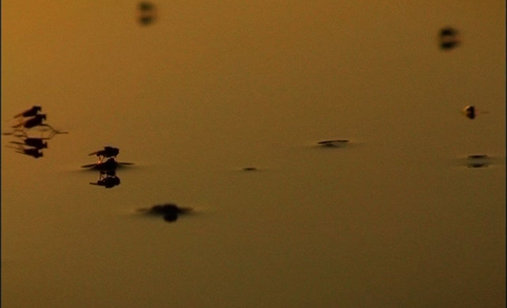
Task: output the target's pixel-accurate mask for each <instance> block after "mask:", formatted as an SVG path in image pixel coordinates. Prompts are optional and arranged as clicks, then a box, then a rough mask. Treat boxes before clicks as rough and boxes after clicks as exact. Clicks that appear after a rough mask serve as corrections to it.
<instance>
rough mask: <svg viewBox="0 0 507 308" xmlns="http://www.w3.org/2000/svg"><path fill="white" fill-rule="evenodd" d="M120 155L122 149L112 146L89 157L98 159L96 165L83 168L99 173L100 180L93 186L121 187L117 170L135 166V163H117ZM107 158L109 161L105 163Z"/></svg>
mask: <svg viewBox="0 0 507 308" xmlns="http://www.w3.org/2000/svg"><path fill="white" fill-rule="evenodd" d="M119 153H120V149H118V148H115V147H112V146H105V147H104V149H103V150H99V151H95V152H92V153H90V154H88V155H89V156H91V155H96V156H97V157H98V161H97V162H96V163H94V164H88V165H83V166H81V168H87V169H92V170H98V171H99V179H98V180H97V182H91V183H90V184H91V185H98V186H104V187H105V188H112V187H115V186H118V185H120V178H119V177H118V176H117V174H116V170H117V169H118V168H120V167H123V166H129V165H133V163H128V162H117V161H116V159H115V158H116V156H117V155H118V154H119ZM106 158H107V160H106V161H104V159H106Z"/></svg>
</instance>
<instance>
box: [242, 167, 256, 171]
mask: <svg viewBox="0 0 507 308" xmlns="http://www.w3.org/2000/svg"><path fill="white" fill-rule="evenodd" d="M243 171H257V168H255V167H245V168H243Z"/></svg>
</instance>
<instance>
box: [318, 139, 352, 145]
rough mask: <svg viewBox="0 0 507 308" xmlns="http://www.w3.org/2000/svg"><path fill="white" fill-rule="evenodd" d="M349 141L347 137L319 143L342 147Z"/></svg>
mask: <svg viewBox="0 0 507 308" xmlns="http://www.w3.org/2000/svg"><path fill="white" fill-rule="evenodd" d="M348 142H349V141H348V140H347V139H334V140H323V141H319V142H318V144H319V145H322V146H325V147H342V146H345V145H346V144H347V143H348Z"/></svg>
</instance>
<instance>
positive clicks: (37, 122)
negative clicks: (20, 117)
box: [12, 114, 55, 130]
mask: <svg viewBox="0 0 507 308" xmlns="http://www.w3.org/2000/svg"><path fill="white" fill-rule="evenodd" d="M44 120H46V115H45V114H36V115H35V116H33V117H31V118H29V119H28V120H26V121H23V122H21V123H19V124H16V125H13V126H12V127H13V128H22V127H23V128H32V127H35V126H47V127H49V128H51V129H52V130H55V129H54V128H53V127H52V126H51V125H49V124H43V123H42V121H44Z"/></svg>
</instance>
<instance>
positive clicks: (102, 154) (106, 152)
mask: <svg viewBox="0 0 507 308" xmlns="http://www.w3.org/2000/svg"><path fill="white" fill-rule="evenodd" d="M119 153H120V149H118V148H114V147H110V146H105V147H104V149H103V150H99V151H96V152H93V153H90V154H88V155H89V156H91V155H97V156H98V157H99V162H101V161H102V159H104V158H106V157H116V156H118V154H119Z"/></svg>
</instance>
